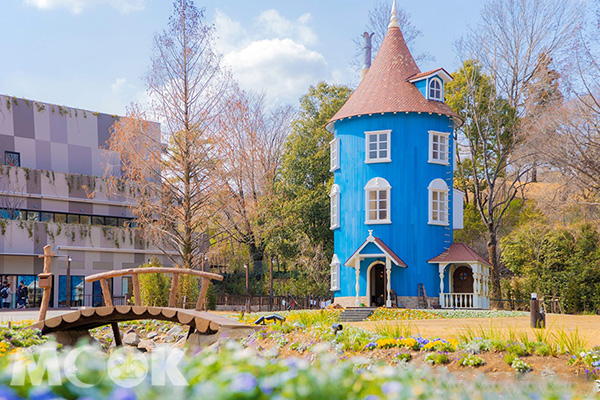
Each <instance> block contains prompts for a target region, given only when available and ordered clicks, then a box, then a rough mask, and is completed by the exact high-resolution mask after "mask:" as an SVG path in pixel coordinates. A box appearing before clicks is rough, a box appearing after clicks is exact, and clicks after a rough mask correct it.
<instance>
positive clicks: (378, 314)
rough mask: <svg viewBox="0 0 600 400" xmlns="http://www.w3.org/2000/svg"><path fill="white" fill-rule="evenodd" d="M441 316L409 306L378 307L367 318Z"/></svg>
mask: <svg viewBox="0 0 600 400" xmlns="http://www.w3.org/2000/svg"><path fill="white" fill-rule="evenodd" d="M439 318H442V316H440V315H437V314H434V313H432V312H430V311H423V310H412V309H408V308H378V309H376V310H375V311H373V314H371V315H370V316H369V317H368V318H367V321H397V320H420V319H439Z"/></svg>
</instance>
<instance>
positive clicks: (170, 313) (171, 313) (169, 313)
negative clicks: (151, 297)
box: [161, 308, 177, 319]
mask: <svg viewBox="0 0 600 400" xmlns="http://www.w3.org/2000/svg"><path fill="white" fill-rule="evenodd" d="M161 313H162V315H163V316H164V317H165V318H168V319H173V318H174V317H175V315H176V314H177V310H176V309H174V308H163V309H162V311H161Z"/></svg>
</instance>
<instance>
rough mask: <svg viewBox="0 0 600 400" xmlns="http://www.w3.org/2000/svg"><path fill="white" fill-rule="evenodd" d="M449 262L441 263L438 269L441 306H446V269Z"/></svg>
mask: <svg viewBox="0 0 600 400" xmlns="http://www.w3.org/2000/svg"><path fill="white" fill-rule="evenodd" d="M446 265H447V264H439V266H438V269H439V272H440V306H441V307H445V306H446V304H444V269H446Z"/></svg>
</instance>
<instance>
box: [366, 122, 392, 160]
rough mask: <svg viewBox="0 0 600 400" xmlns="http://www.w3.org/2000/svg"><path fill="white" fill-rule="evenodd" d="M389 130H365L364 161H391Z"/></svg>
mask: <svg viewBox="0 0 600 400" xmlns="http://www.w3.org/2000/svg"><path fill="white" fill-rule="evenodd" d="M391 133H392V131H391V130H385V131H371V132H365V147H366V148H365V152H366V156H365V163H367V164H372V163H383V162H391V161H392V158H391V156H390V149H391V147H390V142H391V137H390V136H391V135H390V134H391Z"/></svg>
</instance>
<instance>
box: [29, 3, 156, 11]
mask: <svg viewBox="0 0 600 400" xmlns="http://www.w3.org/2000/svg"><path fill="white" fill-rule="evenodd" d="M23 1H24V2H25V4H27V5H30V6H33V7H37V8H40V9H42V10H50V9H54V8H66V9H67V10H69V11H70V12H72V13H73V14H80V13H81V12H83V11H84V9H86V8H89V7H91V6H109V7H112V8H114V9H115V10H117V11H118V12H120V13H121V14H128V13H131V12H135V11H141V10H143V9H144V8H145V6H146V4H145V3H146V0H23Z"/></svg>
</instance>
